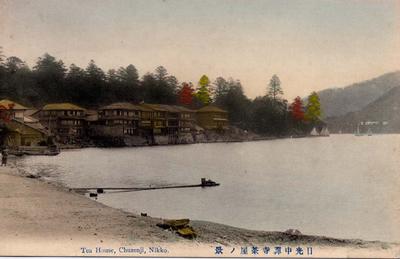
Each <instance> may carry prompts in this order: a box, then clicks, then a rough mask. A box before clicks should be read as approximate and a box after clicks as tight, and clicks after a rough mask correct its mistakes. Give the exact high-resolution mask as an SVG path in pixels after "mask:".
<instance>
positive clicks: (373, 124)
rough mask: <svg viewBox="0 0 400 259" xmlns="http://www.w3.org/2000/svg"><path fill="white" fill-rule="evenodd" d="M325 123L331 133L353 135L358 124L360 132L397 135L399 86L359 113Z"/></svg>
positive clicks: (399, 128) (399, 121) (399, 100)
mask: <svg viewBox="0 0 400 259" xmlns="http://www.w3.org/2000/svg"><path fill="white" fill-rule="evenodd" d="M326 122H327V123H328V126H329V128H330V130H331V131H332V132H339V131H342V132H344V133H353V132H355V131H356V130H357V124H359V126H358V127H359V128H360V131H361V132H366V131H368V129H370V130H372V131H373V132H374V133H399V132H400V84H399V85H398V86H397V87H394V88H392V89H391V90H389V91H388V92H387V93H385V94H383V95H382V96H381V97H379V98H378V99H377V100H375V101H373V102H372V103H370V104H368V105H367V106H365V107H364V108H363V109H362V110H361V111H358V112H351V113H348V114H346V115H344V116H339V117H331V118H327V119H326Z"/></svg>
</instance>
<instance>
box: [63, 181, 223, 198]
mask: <svg viewBox="0 0 400 259" xmlns="http://www.w3.org/2000/svg"><path fill="white" fill-rule="evenodd" d="M219 185H220V184H219V183H216V182H214V181H212V180H210V179H206V178H201V183H200V184H189V185H171V186H154V187H151V186H149V187H80V188H70V189H69V190H70V191H77V192H91V194H93V193H92V191H96V192H97V193H105V192H106V191H111V192H113V193H114V192H136V191H147V190H160V189H178V188H194V187H215V186H219Z"/></svg>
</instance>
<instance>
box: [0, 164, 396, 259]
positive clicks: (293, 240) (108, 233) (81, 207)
mask: <svg viewBox="0 0 400 259" xmlns="http://www.w3.org/2000/svg"><path fill="white" fill-rule="evenodd" d="M0 218H1V220H0V229H1V231H0V239H1V240H2V242H1V243H0V256H5V255H59V256H66V255H79V256H85V255H89V256H108V255H109V256H118V255H120V256H121V255H125V256H143V255H144V256H149V255H150V256H215V247H216V246H221V247H224V248H225V251H226V252H225V253H224V254H223V255H222V256H240V253H238V252H237V251H240V247H243V246H255V245H258V246H260V247H265V246H266V245H268V246H271V247H274V246H276V245H279V246H282V247H283V246H291V247H293V249H294V248H295V247H297V246H302V245H303V246H307V247H313V251H314V252H313V256H319V257H321V256H326V255H332V254H331V253H334V255H335V256H336V257H347V256H365V257H377V256H378V257H396V256H397V257H398V256H399V255H400V245H399V244H394V243H390V244H389V243H383V242H378V241H374V242H369V241H362V240H350V239H335V238H328V237H321V236H310V235H293V234H287V233H283V232H268V231H251V230H246V229H240V228H235V227H231V226H226V225H222V224H216V223H212V222H205V221H191V222H190V225H191V226H192V227H193V228H194V230H195V231H196V233H197V238H195V239H193V240H188V239H184V238H182V237H180V236H178V235H177V234H176V233H175V232H173V231H169V230H164V229H161V228H159V227H158V226H156V224H157V223H160V222H162V219H159V218H152V217H143V216H140V215H135V214H132V213H128V212H124V211H122V210H118V209H114V208H110V207H107V206H105V205H103V204H101V203H99V202H96V201H94V200H92V199H89V198H87V197H86V196H84V195H81V194H78V193H75V192H70V191H68V190H67V189H65V188H64V187H61V186H55V185H54V184H50V183H47V182H44V181H40V180H38V179H31V178H28V177H24V176H21V175H18V173H17V171H16V170H15V169H10V168H1V169H0ZM96 247H100V248H101V249H103V248H104V249H105V250H101V251H100V250H99V251H100V252H99V253H95V254H93V253H94V252H95V248H96ZM121 247H124V248H125V247H126V248H132V250H130V252H129V253H128V252H127V253H124V252H121V251H123V250H124V249H122V250H121ZM140 247H142V248H143V250H140V249H139V248H140ZM149 247H156V248H157V249H155V250H154V251H153V250H152V249H150V248H149ZM108 248H109V250H107V249H108ZM233 248H236V252H232V253H231V254H229V253H228V252H227V251H228V250H229V251H232V250H233V251H235V249H233ZM85 249H87V250H86V252H87V253H86V252H85ZM149 249H150V250H149ZM160 249H161V250H160ZM89 250H92V253H89V252H88V251H89ZM110 251H111V252H110ZM127 251H128V250H127ZM140 251H147V253H146V254H142V253H141V252H140ZM261 255H262V254H261ZM218 256H221V255H218ZM264 256H265V255H264Z"/></svg>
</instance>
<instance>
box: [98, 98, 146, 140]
mask: <svg viewBox="0 0 400 259" xmlns="http://www.w3.org/2000/svg"><path fill="white" fill-rule="evenodd" d="M141 109H142V108H141V107H139V106H137V105H133V104H131V103H123V102H121V103H113V104H110V105H107V106H103V107H101V108H100V109H99V110H98V121H99V123H98V124H99V126H100V128H102V129H103V131H104V132H103V133H104V135H109V136H123V135H139V122H140V115H141Z"/></svg>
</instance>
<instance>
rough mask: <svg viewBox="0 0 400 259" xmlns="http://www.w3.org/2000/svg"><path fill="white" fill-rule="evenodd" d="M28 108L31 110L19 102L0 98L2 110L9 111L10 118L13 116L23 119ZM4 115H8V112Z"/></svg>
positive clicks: (0, 109)
mask: <svg viewBox="0 0 400 259" xmlns="http://www.w3.org/2000/svg"><path fill="white" fill-rule="evenodd" d="M27 110H29V108H27V107H25V106H23V105H21V104H19V103H16V102H13V101H10V100H8V99H3V100H0V111H2V112H7V113H8V114H7V115H9V116H8V117H9V118H10V119H11V118H17V119H23V118H24V115H25V112H26V111H27ZM3 115H6V114H3Z"/></svg>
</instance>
